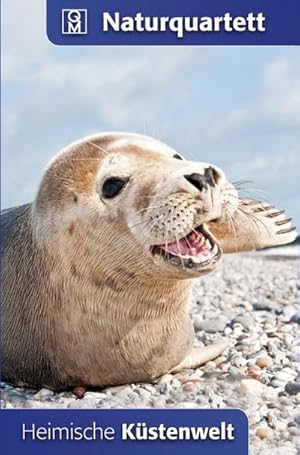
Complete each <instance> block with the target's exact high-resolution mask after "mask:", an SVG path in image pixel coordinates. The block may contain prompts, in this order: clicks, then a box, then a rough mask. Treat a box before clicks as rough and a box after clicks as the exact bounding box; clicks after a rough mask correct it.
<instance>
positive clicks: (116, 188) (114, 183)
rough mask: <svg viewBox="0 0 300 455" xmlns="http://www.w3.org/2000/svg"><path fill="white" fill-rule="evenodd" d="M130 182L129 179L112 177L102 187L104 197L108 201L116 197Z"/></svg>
mask: <svg viewBox="0 0 300 455" xmlns="http://www.w3.org/2000/svg"><path fill="white" fill-rule="evenodd" d="M127 182H128V178H127V179H124V178H120V177H110V178H108V179H107V180H105V182H104V183H103V186H102V195H103V196H104V197H105V198H106V199H112V198H114V197H116V196H117V195H118V194H119V193H120V192H121V191H122V189H123V188H124V186H125V185H126V183H127Z"/></svg>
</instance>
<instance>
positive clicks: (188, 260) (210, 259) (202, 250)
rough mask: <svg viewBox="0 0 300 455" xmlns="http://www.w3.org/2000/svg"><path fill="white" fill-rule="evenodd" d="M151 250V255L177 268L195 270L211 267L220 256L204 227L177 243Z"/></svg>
mask: <svg viewBox="0 0 300 455" xmlns="http://www.w3.org/2000/svg"><path fill="white" fill-rule="evenodd" d="M151 250H152V254H153V255H159V256H160V257H161V258H163V259H165V260H166V261H168V262H171V263H172V264H173V265H176V266H177V267H178V266H179V267H180V266H181V267H186V268H189V269H197V270H199V269H202V268H203V267H206V266H208V265H213V264H214V263H215V262H217V261H218V259H219V258H220V257H221V254H222V252H221V249H220V247H219V245H218V244H217V243H216V241H215V240H214V239H213V237H212V236H211V235H210V234H209V232H208V230H207V228H206V227H205V226H204V225H201V226H198V227H197V228H195V229H193V231H191V232H190V233H189V234H188V235H186V236H185V237H183V238H182V239H180V240H178V241H175V242H174V241H172V242H170V243H166V244H163V245H155V246H153V247H152V248H151Z"/></svg>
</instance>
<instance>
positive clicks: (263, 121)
mask: <svg viewBox="0 0 300 455" xmlns="http://www.w3.org/2000/svg"><path fill="white" fill-rule="evenodd" d="M44 3H45V2H44V1H41V0H27V1H26V2H22V1H20V0H2V125H1V126H2V157H1V158H2V169H1V171H2V172H1V173H2V186H1V189H2V198H1V201H2V202H1V203H2V207H3V208H4V207H10V206H13V205H19V204H22V203H25V202H28V201H32V200H33V198H34V197H35V194H36V191H37V188H38V184H39V181H40V179H41V176H42V173H43V170H44V168H45V166H46V164H47V162H48V161H49V160H50V158H51V157H52V156H53V155H54V154H55V153H57V152H58V151H59V150H60V149H61V148H62V147H64V146H65V145H67V144H68V143H70V142H72V141H73V140H76V139H79V138H80V137H82V136H85V135H88V134H92V133H97V132H102V131H131V132H138V133H146V134H148V135H152V136H155V137H156V138H157V139H160V140H162V141H164V142H166V143H168V144H169V145H171V146H172V147H173V148H175V149H176V150H177V151H178V153H180V154H182V155H184V156H185V157H186V158H187V159H193V160H198V161H208V162H210V163H213V164H216V165H218V166H220V167H222V169H223V170H224V171H225V172H226V174H227V176H228V178H230V179H231V180H233V181H237V180H251V181H254V183H245V184H244V186H245V187H246V189H247V191H249V193H244V195H246V196H247V195H251V196H255V197H262V198H264V199H266V200H271V201H272V202H273V203H274V204H275V205H276V206H277V207H278V208H280V209H282V208H283V209H286V210H287V212H288V214H290V215H291V216H293V217H294V219H295V223H296V224H297V225H299V221H300V207H299V199H298V197H299V190H300V183H299V181H300V48H299V47H298V48H297V47H260V48H259V47H72V48H71V47H57V46H54V45H53V44H51V43H50V42H49V41H48V39H47V37H46V25H45V15H46V13H45V9H44ZM16 24H17V27H16ZM16 30H17V32H16Z"/></svg>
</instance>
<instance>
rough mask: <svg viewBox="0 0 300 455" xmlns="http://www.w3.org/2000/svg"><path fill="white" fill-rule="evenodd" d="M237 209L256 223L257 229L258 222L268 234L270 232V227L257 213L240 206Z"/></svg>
mask: <svg viewBox="0 0 300 455" xmlns="http://www.w3.org/2000/svg"><path fill="white" fill-rule="evenodd" d="M238 210H239V211H240V212H242V213H243V214H244V215H246V216H248V218H250V220H251V221H252V222H253V223H254V224H255V225H256V227H257V229H259V227H258V224H259V223H260V224H261V225H262V226H263V227H264V228H265V229H266V231H267V233H268V234H269V235H270V234H271V232H270V229H269V228H268V226H267V225H266V223H264V221H263V220H262V219H261V218H260V217H259V216H258V215H255V213H251V212H247V211H245V210H243V209H242V208H241V207H238Z"/></svg>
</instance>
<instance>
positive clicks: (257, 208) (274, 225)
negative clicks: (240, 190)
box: [209, 199, 297, 253]
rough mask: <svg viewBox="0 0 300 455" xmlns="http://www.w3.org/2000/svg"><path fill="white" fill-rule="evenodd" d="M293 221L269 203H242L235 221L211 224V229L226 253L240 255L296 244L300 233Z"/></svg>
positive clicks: (234, 215)
mask: <svg viewBox="0 0 300 455" xmlns="http://www.w3.org/2000/svg"><path fill="white" fill-rule="evenodd" d="M291 220H292V219H291V218H286V217H285V214H284V210H278V209H276V208H275V207H273V206H272V205H270V204H268V203H264V202H260V201H255V200H251V199H241V200H240V203H239V206H238V208H237V210H236V211H235V213H234V214H233V215H232V217H231V218H227V219H225V218H224V219H222V218H221V219H219V220H217V221H216V222H214V223H210V224H209V229H210V230H211V232H212V234H213V235H214V236H215V237H216V239H217V240H218V241H219V242H220V244H221V247H222V249H223V252H224V253H237V252H240V251H251V250H258V249H260V248H267V247H271V246H278V245H286V244H288V243H291V242H293V241H294V240H295V239H296V237H297V232H296V229H295V228H294V227H293V226H292V224H291Z"/></svg>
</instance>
